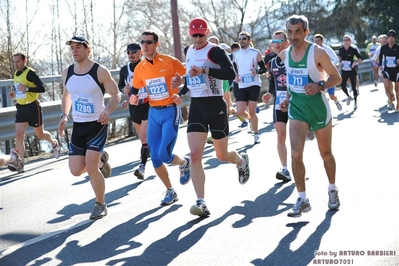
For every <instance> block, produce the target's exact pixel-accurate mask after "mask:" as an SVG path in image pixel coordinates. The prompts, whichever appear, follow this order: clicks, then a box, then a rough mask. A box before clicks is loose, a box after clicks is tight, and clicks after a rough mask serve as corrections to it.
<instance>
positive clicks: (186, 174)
mask: <svg viewBox="0 0 399 266" xmlns="http://www.w3.org/2000/svg"><path fill="white" fill-rule="evenodd" d="M184 159H185V160H186V164H185V165H184V166H179V170H180V184H182V185H185V184H187V183H188V181H190V167H191V162H190V157H188V156H184Z"/></svg>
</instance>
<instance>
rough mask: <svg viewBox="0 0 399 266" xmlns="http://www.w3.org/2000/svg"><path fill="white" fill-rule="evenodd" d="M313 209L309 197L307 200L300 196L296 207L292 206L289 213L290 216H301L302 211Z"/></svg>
mask: <svg viewBox="0 0 399 266" xmlns="http://www.w3.org/2000/svg"><path fill="white" fill-rule="evenodd" d="M311 209H312V207H311V206H310V203H309V199H306V200H305V201H304V200H303V199H302V198H298V199H297V201H296V203H295V205H294V207H292V212H289V213H288V215H287V216H288V217H292V218H298V217H301V215H302V212H308V211H310V210H311Z"/></svg>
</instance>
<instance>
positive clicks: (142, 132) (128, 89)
mask: <svg viewBox="0 0 399 266" xmlns="http://www.w3.org/2000/svg"><path fill="white" fill-rule="evenodd" d="M126 53H127V55H128V58H129V64H127V65H126V66H123V67H122V68H121V71H120V72H119V83H118V87H119V90H120V91H121V92H122V93H124V94H126V95H128V97H130V95H131V94H132V93H133V91H132V90H133V87H132V80H133V76H134V69H135V68H136V66H137V64H138V63H140V61H141V56H142V51H141V46H140V44H138V43H131V44H129V45H128V46H127V48H126ZM138 95H139V102H138V105H132V104H129V98H127V99H126V100H125V101H124V102H123V103H122V107H124V108H129V113H130V119H131V120H132V122H133V124H134V128H135V129H136V132H137V134H138V137H139V139H140V141H141V150H140V159H141V162H140V165H139V167H138V168H137V169H136V170H135V171H134V175H135V176H136V177H137V178H138V179H144V172H145V165H146V163H147V159H148V156H149V148H148V145H147V127H148V110H149V108H150V105H149V103H148V94H147V92H146V90H145V88H144V87H143V88H141V89H140V90H139V92H138Z"/></svg>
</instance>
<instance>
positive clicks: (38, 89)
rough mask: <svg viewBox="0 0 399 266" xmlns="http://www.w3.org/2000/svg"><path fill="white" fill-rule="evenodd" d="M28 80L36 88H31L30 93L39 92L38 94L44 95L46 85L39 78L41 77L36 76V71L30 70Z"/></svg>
mask: <svg viewBox="0 0 399 266" xmlns="http://www.w3.org/2000/svg"><path fill="white" fill-rule="evenodd" d="M26 79H27V80H28V81H30V82H33V83H35V85H36V87H35V88H32V87H29V92H38V93H43V92H45V91H46V89H45V88H44V84H43V82H42V81H41V79H40V78H39V76H38V75H37V74H36V72H35V71H32V70H29V72H28V74H27V75H26Z"/></svg>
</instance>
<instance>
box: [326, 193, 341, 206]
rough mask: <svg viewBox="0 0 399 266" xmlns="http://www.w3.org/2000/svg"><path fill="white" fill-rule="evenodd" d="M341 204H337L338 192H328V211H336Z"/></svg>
mask: <svg viewBox="0 0 399 266" xmlns="http://www.w3.org/2000/svg"><path fill="white" fill-rule="evenodd" d="M340 205H341V203H340V202H339V197H338V190H330V191H328V208H329V209H330V210H338V209H339V206H340Z"/></svg>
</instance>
